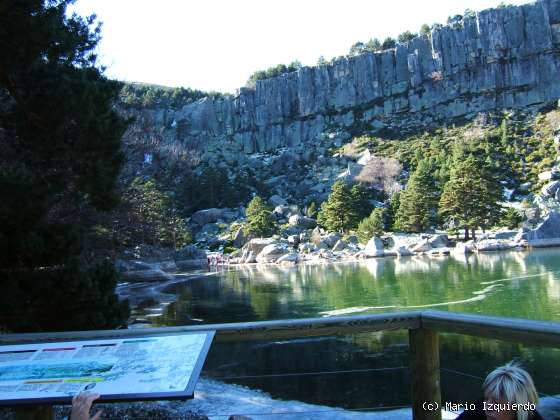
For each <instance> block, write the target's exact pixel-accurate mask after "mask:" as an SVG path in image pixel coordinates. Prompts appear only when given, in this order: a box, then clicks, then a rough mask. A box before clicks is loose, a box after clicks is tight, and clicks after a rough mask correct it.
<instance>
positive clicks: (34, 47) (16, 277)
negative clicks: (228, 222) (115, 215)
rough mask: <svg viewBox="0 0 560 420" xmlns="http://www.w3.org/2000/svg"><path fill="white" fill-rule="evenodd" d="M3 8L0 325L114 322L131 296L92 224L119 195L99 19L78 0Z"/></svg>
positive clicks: (119, 126)
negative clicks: (119, 288)
mask: <svg viewBox="0 0 560 420" xmlns="http://www.w3.org/2000/svg"><path fill="white" fill-rule="evenodd" d="M12 3H13V4H10V6H9V7H1V8H0V9H1V12H0V51H2V54H1V57H0V278H2V293H1V294H0V329H6V330H11V331H30V330H33V331H38V330H62V329H66V328H71V329H98V328H114V327H116V326H119V325H121V324H122V323H123V321H125V320H126V318H127V316H128V312H129V311H128V304H127V303H126V302H119V301H118V298H117V296H116V294H115V285H116V279H117V273H116V271H115V268H114V266H113V264H112V263H110V262H109V261H100V259H99V258H98V257H96V250H94V249H91V248H88V247H89V245H90V243H89V242H88V237H87V228H88V226H89V225H91V224H92V219H94V218H95V215H97V214H98V213H99V211H100V210H110V209H112V208H114V207H115V205H116V204H117V202H118V195H117V194H116V188H115V187H116V182H117V176H118V174H119V171H120V169H121V165H122V161H123V154H122V152H121V137H122V134H123V133H124V130H125V129H126V125H127V124H126V122H125V121H124V120H123V119H122V118H121V117H120V116H119V115H118V114H117V113H116V112H115V110H114V109H113V104H114V102H115V101H116V99H117V97H118V94H119V91H120V89H121V87H122V84H121V83H119V82H114V81H110V80H107V79H106V78H105V77H104V76H103V74H102V71H101V70H100V69H99V67H98V66H97V64H96V59H97V57H96V55H95V49H96V45H97V43H98V41H99V37H100V30H99V26H94V25H95V19H94V18H88V19H82V18H79V17H76V16H73V17H67V16H66V7H67V5H68V4H70V3H72V1H70V0H51V1H42V0H21V1H17V2H12Z"/></svg>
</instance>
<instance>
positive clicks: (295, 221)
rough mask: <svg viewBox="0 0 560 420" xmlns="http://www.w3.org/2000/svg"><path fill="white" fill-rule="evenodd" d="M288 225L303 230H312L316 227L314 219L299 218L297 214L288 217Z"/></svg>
mask: <svg viewBox="0 0 560 420" xmlns="http://www.w3.org/2000/svg"><path fill="white" fill-rule="evenodd" d="M288 223H289V224H290V226H298V227H301V228H303V229H313V228H314V227H315V226H317V222H316V221H315V219H312V218H311V217H307V216H300V215H299V214H294V215H293V216H290V218H289V219H288Z"/></svg>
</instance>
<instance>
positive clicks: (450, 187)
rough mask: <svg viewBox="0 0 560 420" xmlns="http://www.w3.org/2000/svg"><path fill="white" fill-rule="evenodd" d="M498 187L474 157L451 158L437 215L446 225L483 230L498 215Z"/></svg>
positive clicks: (499, 208)
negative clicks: (447, 177)
mask: <svg viewBox="0 0 560 420" xmlns="http://www.w3.org/2000/svg"><path fill="white" fill-rule="evenodd" d="M501 198H502V187H501V185H500V183H499V182H498V181H497V179H496V178H495V176H494V174H493V173H492V171H491V170H490V169H489V168H488V167H487V166H486V165H485V163H484V162H483V161H481V160H480V159H476V158H475V157H474V156H472V155H471V156H468V157H467V158H461V159H455V161H454V164H453V166H452V168H451V175H450V179H449V181H448V182H447V183H446V184H445V187H444V189H443V193H442V195H441V199H440V203H439V212H440V214H441V216H442V217H443V218H444V220H445V222H446V224H447V225H448V226H451V227H453V228H454V229H464V231H465V239H468V238H469V229H470V230H471V231H472V232H473V236H474V231H475V229H477V228H479V227H480V228H482V229H483V230H484V229H487V228H489V227H491V226H493V225H495V224H496V223H497V222H498V220H499V218H500V216H501V204H500V200H501Z"/></svg>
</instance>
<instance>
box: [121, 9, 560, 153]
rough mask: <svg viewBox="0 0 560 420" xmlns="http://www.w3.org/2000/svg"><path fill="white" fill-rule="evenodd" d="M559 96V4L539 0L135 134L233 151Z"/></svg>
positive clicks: (150, 121) (143, 118)
mask: <svg viewBox="0 0 560 420" xmlns="http://www.w3.org/2000/svg"><path fill="white" fill-rule="evenodd" d="M558 98H560V0H539V1H538V2H537V3H534V4H528V5H524V6H520V7H507V8H499V9H490V10H485V11H482V12H479V13H477V14H476V16H475V17H469V18H465V19H464V20H463V23H462V25H461V27H459V28H451V27H447V26H446V27H441V28H437V29H434V30H433V31H432V33H431V36H430V37H427V36H425V37H418V38H416V39H414V40H412V41H410V42H408V43H406V44H401V45H398V46H397V47H396V48H394V49H391V50H386V51H382V52H379V53H366V54H363V55H360V56H357V57H352V58H348V59H341V60H338V61H336V62H335V63H333V64H330V65H324V66H319V67H304V68H302V69H300V70H299V71H297V72H293V73H289V74H285V75H282V76H279V77H275V78H271V79H267V80H262V81H258V82H257V84H256V88H255V89H248V88H242V89H240V90H239V92H238V95H236V96H235V97H234V98H231V99H230V98H228V99H221V100H214V99H210V98H204V99H201V100H199V101H197V102H194V103H191V104H188V105H185V106H184V107H182V108H180V109H177V110H171V109H158V108H148V109H143V110H142V111H141V112H140V115H139V118H138V120H137V123H136V126H135V127H133V128H132V134H134V133H135V132H136V134H138V133H139V132H140V131H142V132H143V134H142V135H143V136H148V137H150V138H151V137H157V138H161V139H167V143H168V144H173V143H174V144H176V145H181V147H186V148H189V149H193V148H194V149H198V150H199V151H200V152H201V153H202V154H203V155H204V154H205V153H211V154H215V153H216V152H218V154H223V156H230V157H231V156H240V155H247V154H252V153H256V152H269V151H274V150H277V149H279V148H284V147H298V146H299V148H305V147H306V145H309V144H315V143H317V142H320V141H322V139H327V138H329V136H328V134H329V133H331V136H330V138H331V139H332V138H333V137H336V136H340V135H342V136H343V139H344V138H348V137H350V135H352V134H361V133H372V134H375V133H378V134H379V133H382V132H383V131H384V130H392V131H393V132H398V133H402V132H407V131H410V130H412V129H415V128H418V127H428V126H431V125H435V124H438V123H440V122H442V121H449V120H453V119H457V118H466V119H468V118H471V117H473V116H474V115H476V114H477V113H479V112H486V111H493V110H497V109H502V108H507V109H516V108H527V107H530V106H538V105H539V104H543V103H546V102H549V101H551V100H556V99H558ZM139 125H140V126H142V127H143V130H139ZM146 127H147V131H146ZM333 133H336V134H333ZM341 133H342V134H341Z"/></svg>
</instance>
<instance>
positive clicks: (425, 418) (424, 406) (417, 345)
mask: <svg viewBox="0 0 560 420" xmlns="http://www.w3.org/2000/svg"><path fill="white" fill-rule="evenodd" d="M408 340H409V347H410V382H411V385H412V417H413V418H414V420H441V390H440V378H439V339H438V333H437V332H435V331H432V330H427V329H425V328H416V329H410V330H408Z"/></svg>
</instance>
